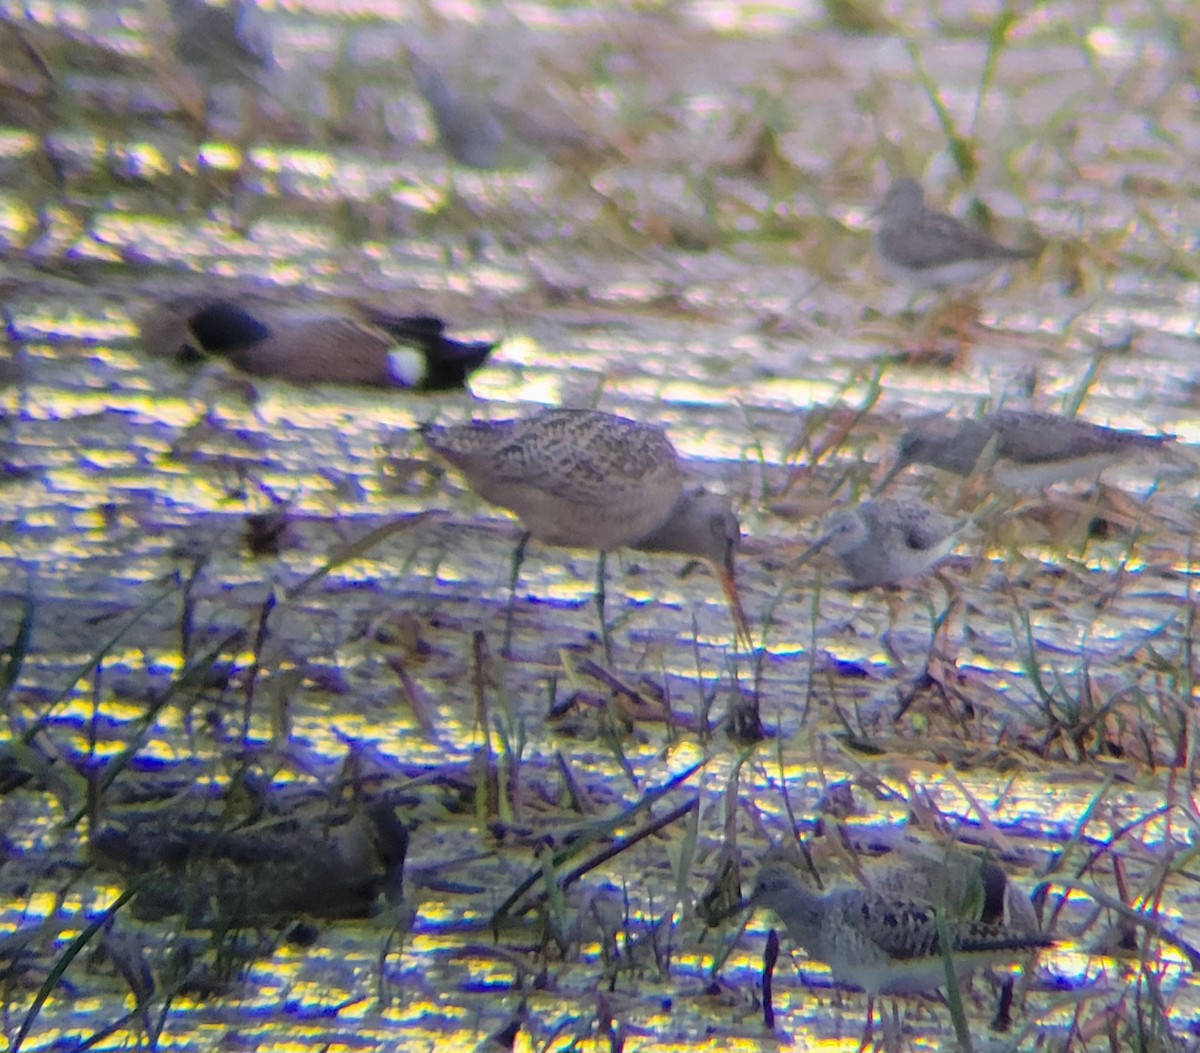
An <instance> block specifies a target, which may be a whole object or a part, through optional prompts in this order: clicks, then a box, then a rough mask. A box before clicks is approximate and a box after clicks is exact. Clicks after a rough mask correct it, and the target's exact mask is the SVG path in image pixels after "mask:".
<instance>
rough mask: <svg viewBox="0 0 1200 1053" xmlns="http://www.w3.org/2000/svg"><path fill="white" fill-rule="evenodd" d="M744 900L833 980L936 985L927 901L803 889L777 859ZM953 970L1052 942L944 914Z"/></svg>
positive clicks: (936, 942)
mask: <svg viewBox="0 0 1200 1053" xmlns="http://www.w3.org/2000/svg"><path fill="white" fill-rule="evenodd" d="M750 900H751V902H752V903H755V904H761V905H762V906H765V907H768V908H770V909H771V910H772V911H773V912H774V913H775V914H776V915H777V916H778V917H779V919H780V920H781V921H782V922H783V923H784V925H785V926H786V927H787V930H788V933H789V935H790V936H791V937H792V939H793V940H795V941H796V942H797V943H798V944H800V945H801V946H802V947H803V948H804V949H805V951H806V952H807V953H808V954H809V955H810V956H811V957H813V958H815V959H817V960H818V961H823V962H825V963H826V964H827V965H828V966H829V970H830V972H831V973H832V975H833V978H834V980H835V981H837V982H838V983H839V984H844V985H847V986H851V987H856V988H859V989H861V990H863V991H866V992H867V993H868V994H870V995H879V994H887V995H908V994H918V993H921V992H923V991H930V990H934V989H936V988H939V987H944V986H945V983H946V968H945V959H944V957H943V953H942V942H941V937H940V934H939V931H938V924H937V917H936V910H935V908H934V906H933V905H932V904H930V903H927V902H921V901H919V900H913V899H896V898H891V897H888V896H884V895H880V894H878V893H875V892H869V891H866V890H864V889H861V888H853V887H846V888H835V889H832V890H830V891H829V892H826V893H824V894H822V893H818V892H816V891H814V890H813V889H811V888H809V887H808V885H806V884H805V883H804V881H803V880H802V879H801V877H800V875H799V873H798V872H797V871H796V870H795V868H793V867H791V866H790V865H788V864H787V863H784V862H769V863H766V864H764V866H763V867H762V869H761V870H760V871H759V873H758V876H757V879H756V881H755V887H754V891H753V893H752V894H751V897H750ZM946 926H947V928H948V930H949V933H950V936H951V939H952V941H953V942H952V946H951V948H950V954H951V957H952V959H953V962H954V966H955V971H956V972H957V974H958V975H960V976H964V975H966V974H967V973H969V972H971V971H972V970H973V969H976V968H979V967H980V966H982V965H986V964H993V963H999V962H1013V961H1017V960H1019V959H1020V958H1021V957H1023V956H1024V955H1026V954H1028V953H1029V952H1031V951H1035V950H1037V949H1038V948H1041V947H1046V946H1049V945H1050V944H1051V943H1052V942H1053V941H1051V940H1050V939H1048V938H1046V937H1045V936H1042V935H1040V934H1036V933H1027V932H1022V931H1019V930H1017V929H1014V928H1010V927H1008V926H1005V925H999V924H992V923H987V922H982V921H964V920H961V919H954V918H950V917H947V919H946Z"/></svg>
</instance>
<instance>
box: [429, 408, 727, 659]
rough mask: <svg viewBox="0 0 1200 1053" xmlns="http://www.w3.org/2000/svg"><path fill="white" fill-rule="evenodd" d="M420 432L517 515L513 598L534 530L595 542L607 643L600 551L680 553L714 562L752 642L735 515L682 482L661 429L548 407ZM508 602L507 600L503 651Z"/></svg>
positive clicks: (586, 544)
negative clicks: (519, 533) (740, 584)
mask: <svg viewBox="0 0 1200 1053" xmlns="http://www.w3.org/2000/svg"><path fill="white" fill-rule="evenodd" d="M422 434H423V435H424V437H425V441H426V442H427V443H428V444H429V446H430V447H431V448H432V449H433V450H434V451H435V452H436V453H437V454H439V455H440V456H441V457H442V458H444V459H445V460H446V461H448V462H449V463H450V464H451V465H453V466H454V467H455V468H457V469H459V470H460V471H461V472H462V473H463V474H464V475H465V476H466V477H467V481H468V482H469V483H470V485H471V488H472V489H473V490H475V492H476V493H478V494H479V496H480V497H482V498H483V499H484V500H485V501H488V502H490V503H491V504H494V505H499V506H500V507H501V508H507V509H508V510H509V511H511V512H513V513H514V514H515V515H516V516H517V518H518V519H520V520H521V524H522V526H523V527H524V528H525V534H524V536H523V537H522V539H521V543H520V544H519V545H518V547H517V552H516V554H515V557H514V561H513V567H512V577H511V581H510V585H511V586H512V592H511V593H510V597H511V596H513V595H515V589H516V582H517V575H518V573H519V571H520V565H521V560H522V558H523V556H524V550H525V544H526V543H527V541H528V539H529V538H530V537H533V538H535V539H537V540H538V541H541V542H543V543H545V544H548V545H560V546H564V547H568V548H591V549H599V550H600V553H601V564H600V578H599V587H598V590H597V604H598V606H599V607H600V623H601V630H602V635H603V637H604V641H605V646H606V650H608V630H607V625H606V623H605V620H604V593H603V579H604V565H603V554H604V553H605V552H606V551H608V550H610V549H615V548H626V547H627V548H635V549H639V550H641V551H644V552H677V553H682V554H685V555H689V556H696V557H699V558H701V559H704V560H706V561H707V562H708V563H709V564H710V565H711V566H712V567H713V568H714V570H715V571H716V573H717V576H718V578H719V579H720V581H721V585H722V587H723V588H724V590H725V595H726V597H727V599H728V601H729V609H730V611H731V613H732V615H733V620H734V624H735V626H736V629H737V633H738V636H739V638H740V639H741V640H743V641H746V642H747V643H748V642H749V639H750V632H749V626H748V623H747V621H746V615H745V613H744V612H743V610H742V605H741V601H740V599H739V598H738V593H737V586H736V584H735V581H734V569H733V565H734V553H735V551H736V549H737V545H738V543H739V541H740V538H741V529H740V527H739V525H738V521H737V517H736V516H735V515H734V513H733V512H732V511H731V509H730V506H729V501H728V499H727V498H725V497H722V496H719V495H717V494H713V493H710V492H709V491H706V490H703V489H686V488H685V486H684V475H683V470H682V467H681V465H680V462H679V455H678V454H677V453H676V451H675V447H674V446H672V445H671V441H670V440H669V439H668V438H667V436H666V433H665V432H664V431H663V430H662V429H661V428H659V427H656V426H654V425H650V424H641V423H639V422H637V421H633V420H630V419H628V418H627V417H619V416H615V415H614V414H611V413H602V412H599V411H596V410H583V409H550V410H544V411H542V412H541V413H537V414H535V415H533V416H531V417H524V418H519V419H516V420H499V421H478V420H477V421H471V422H470V423H468V424H460V425H454V426H449V427H447V426H442V425H426V426H425V427H424V428H423V429H422ZM512 608H513V600H512V599H511V598H510V603H509V610H508V616H507V619H506V627H505V651H506V652H507V651H508V650H509V645H510V643H511V631H512Z"/></svg>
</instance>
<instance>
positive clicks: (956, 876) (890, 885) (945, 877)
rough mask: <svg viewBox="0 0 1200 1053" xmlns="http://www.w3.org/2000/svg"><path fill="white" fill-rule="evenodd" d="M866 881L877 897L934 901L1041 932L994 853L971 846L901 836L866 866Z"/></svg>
mask: <svg viewBox="0 0 1200 1053" xmlns="http://www.w3.org/2000/svg"><path fill="white" fill-rule="evenodd" d="M866 882H867V884H868V885H869V886H870V888H871V890H872V891H874V892H875V893H876V894H878V895H880V896H884V897H886V898H892V899H915V900H919V901H921V902H924V903H933V904H935V905H936V906H938V907H942V908H944V909H945V910H946V912H947V914H948V915H949V916H950V917H954V918H960V919H962V920H964V921H982V922H986V923H988V924H997V925H999V924H1002V925H1005V926H1007V927H1008V928H1010V929H1013V930H1014V931H1017V932H1024V933H1037V932H1040V931H1041V926H1040V924H1039V923H1038V917H1037V913H1036V911H1035V910H1034V908H1033V903H1032V902H1031V901H1030V899H1029V896H1028V894H1027V893H1026V892H1025V891H1024V890H1023V889H1022V888H1020V887H1019V886H1018V885H1017V884H1016V883H1015V882H1014V881H1012V879H1011V878H1009V876H1008V874H1007V873H1006V872H1005V871H1004V868H1003V867H1001V866H1000V865H999V864H998V863H996V861H995V860H994V859H993V858H991V857H990V856H989V855H987V854H986V853H984V852H983V851H981V850H979V849H976V848H974V847H971V846H967V845H962V844H956V843H949V844H938V843H934V844H930V843H927V842H924V841H913V840H905V841H901V842H900V843H898V844H897V845H895V846H894V847H893V848H892V850H891V851H890V852H888V853H887V855H885V856H884V857H883V859H882V860H880V861H879V862H878V863H877V864H875V865H873V866H871V867H869V868H867V869H866Z"/></svg>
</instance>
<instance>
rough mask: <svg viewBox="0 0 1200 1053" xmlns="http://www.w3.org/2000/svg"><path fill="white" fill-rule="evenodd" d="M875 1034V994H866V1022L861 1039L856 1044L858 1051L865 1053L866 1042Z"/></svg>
mask: <svg viewBox="0 0 1200 1053" xmlns="http://www.w3.org/2000/svg"><path fill="white" fill-rule="evenodd" d="M874 1034H875V996H874V995H873V994H868V995H867V1023H866V1026H864V1027H863V1034H862V1041H861V1042H860V1043H859V1044H858V1053H865V1051H866V1049H867V1045H868V1043H870V1041H871V1039H872V1038H873V1037H874Z"/></svg>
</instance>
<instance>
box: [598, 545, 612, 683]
mask: <svg viewBox="0 0 1200 1053" xmlns="http://www.w3.org/2000/svg"><path fill="white" fill-rule="evenodd" d="M607 562H608V553H607V552H605V551H604V550H603V549H602V550H601V551H600V558H599V559H598V560H597V561H596V610H597V611H598V612H599V614H600V642H601V643H603V644H604V661H605V663H606V664H607V665H608V666H610V667H611V666H612V639H611V638H610V637H609V635H608V621H607V620H606V619H605V617H604V600H605V584H606V583H605V578H606V577H607V573H606V572H607V570H608V567H607Z"/></svg>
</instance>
